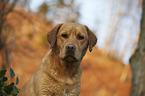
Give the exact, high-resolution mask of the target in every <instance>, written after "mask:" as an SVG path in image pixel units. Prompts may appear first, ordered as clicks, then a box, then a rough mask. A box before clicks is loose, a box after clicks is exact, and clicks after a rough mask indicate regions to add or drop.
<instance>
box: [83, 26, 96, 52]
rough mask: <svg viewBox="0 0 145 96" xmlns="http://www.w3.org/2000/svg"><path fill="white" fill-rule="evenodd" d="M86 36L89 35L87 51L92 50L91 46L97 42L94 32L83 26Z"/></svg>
mask: <svg viewBox="0 0 145 96" xmlns="http://www.w3.org/2000/svg"><path fill="white" fill-rule="evenodd" d="M85 28H86V30H87V33H88V37H89V51H90V52H91V51H92V48H93V47H94V46H95V45H96V43H97V37H96V36H95V35H94V33H93V32H92V31H91V30H90V29H89V28H88V27H87V26H85Z"/></svg>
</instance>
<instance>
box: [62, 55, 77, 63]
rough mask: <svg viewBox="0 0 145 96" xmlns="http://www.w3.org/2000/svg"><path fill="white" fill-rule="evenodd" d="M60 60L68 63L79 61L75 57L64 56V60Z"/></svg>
mask: <svg viewBox="0 0 145 96" xmlns="http://www.w3.org/2000/svg"><path fill="white" fill-rule="evenodd" d="M60 58H61V57H60ZM61 60H66V61H68V62H78V61H79V60H78V59H77V58H76V57H74V56H71V55H68V56H65V57H64V58H61Z"/></svg>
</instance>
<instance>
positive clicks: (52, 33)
mask: <svg viewBox="0 0 145 96" xmlns="http://www.w3.org/2000/svg"><path fill="white" fill-rule="evenodd" d="M62 25H63V24H58V25H56V26H55V27H54V28H53V29H52V30H51V31H49V32H48V33H47V40H48V42H49V43H50V45H51V48H53V47H54V46H55V43H56V38H57V33H58V31H59V29H60V27H61V26H62Z"/></svg>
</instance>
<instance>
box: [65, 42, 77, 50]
mask: <svg viewBox="0 0 145 96" xmlns="http://www.w3.org/2000/svg"><path fill="white" fill-rule="evenodd" d="M66 50H67V51H75V50H76V46H75V45H73V44H68V45H66Z"/></svg>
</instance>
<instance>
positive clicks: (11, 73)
mask: <svg viewBox="0 0 145 96" xmlns="http://www.w3.org/2000/svg"><path fill="white" fill-rule="evenodd" d="M10 76H11V78H14V76H15V73H14V71H13V69H12V68H10Z"/></svg>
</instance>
